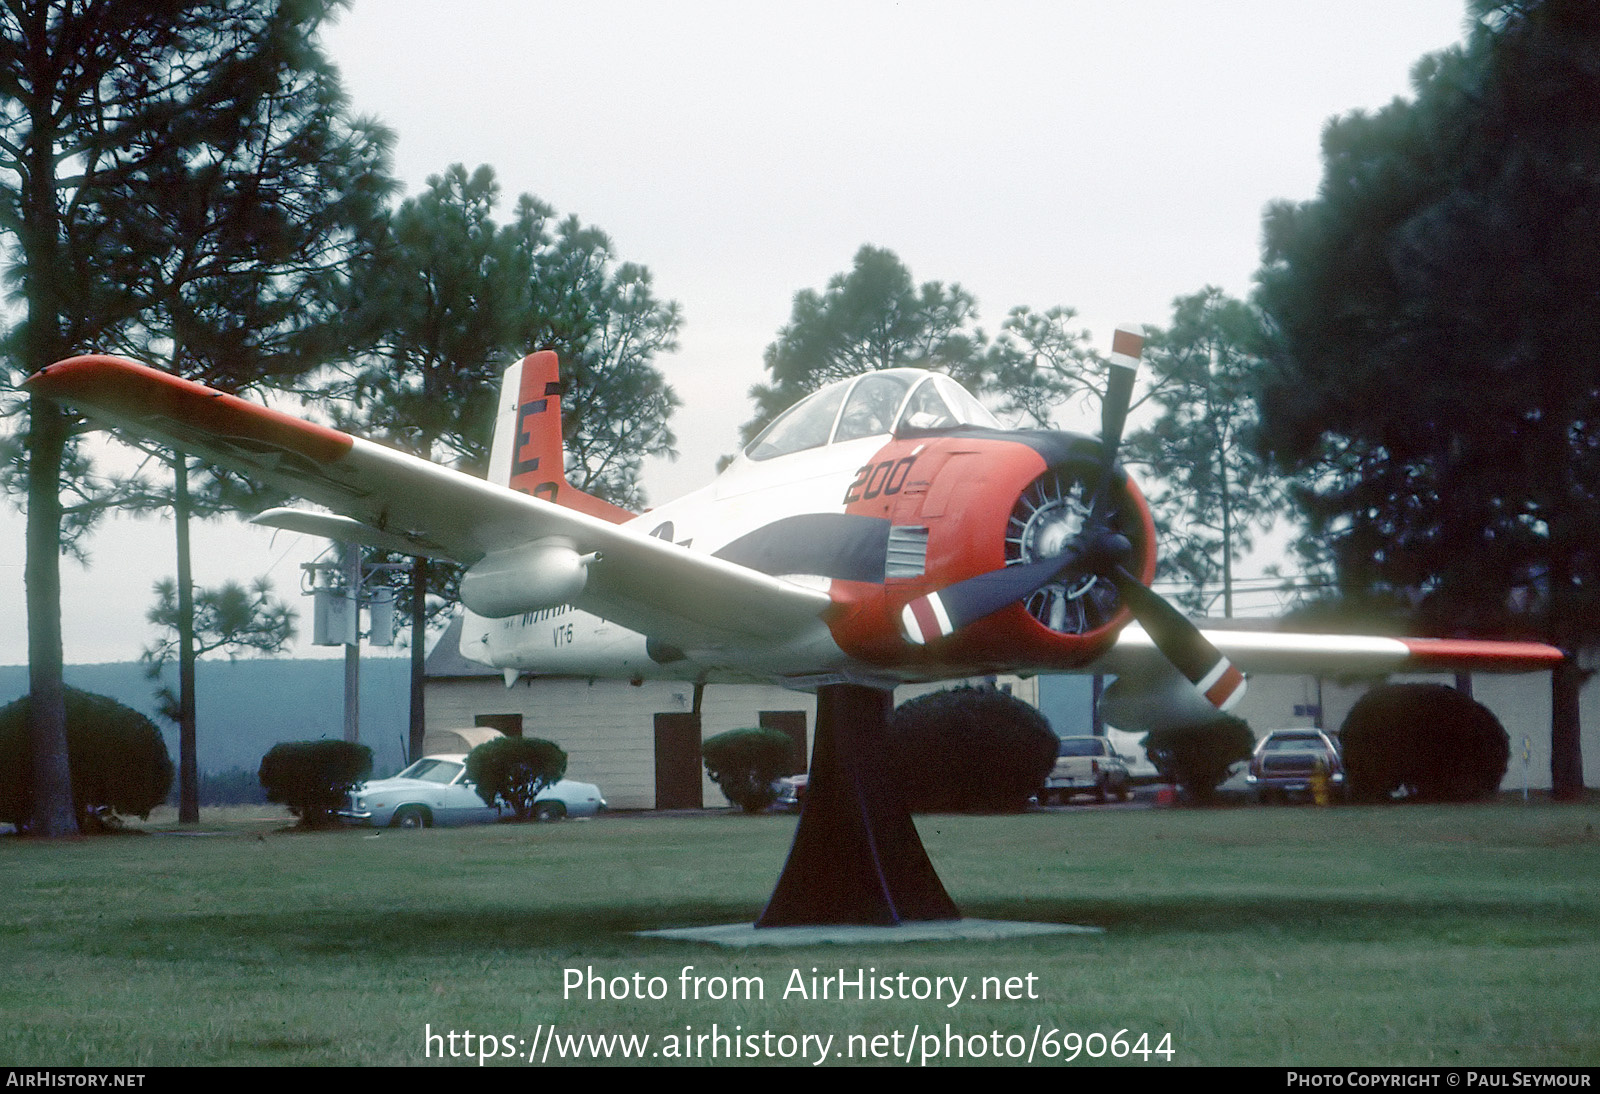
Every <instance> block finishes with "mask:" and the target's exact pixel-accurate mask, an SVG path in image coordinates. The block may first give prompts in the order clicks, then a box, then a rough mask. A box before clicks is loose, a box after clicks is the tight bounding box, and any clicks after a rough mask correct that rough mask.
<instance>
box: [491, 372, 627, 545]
mask: <svg viewBox="0 0 1600 1094" xmlns="http://www.w3.org/2000/svg"><path fill="white" fill-rule="evenodd" d="M489 481H490V482H494V483H498V484H500V485H501V486H508V487H510V488H511V489H512V490H516V491H519V492H520V493H523V494H531V495H533V496H534V497H536V498H543V499H544V500H545V501H551V502H555V503H556V504H557V505H565V506H566V507H567V508H569V509H576V510H578V511H579V512H580V513H587V514H589V515H590V516H593V517H600V518H602V519H604V520H609V521H613V522H615V523H618V524H620V523H622V522H623V521H626V520H631V519H632V518H633V516H634V514H633V513H630V512H628V510H626V509H623V508H621V507H619V506H616V505H612V504H611V503H610V502H608V501H605V500H603V499H601V498H597V497H595V496H594V495H593V494H585V493H584V492H583V491H581V490H577V489H574V488H573V487H572V486H570V485H568V483H567V476H566V469H565V464H564V458H563V451H562V446H561V375H560V367H559V364H558V363H557V360H556V355H555V353H554V352H552V351H550V350H541V351H539V352H538V353H530V354H529V355H528V356H526V357H524V358H523V359H522V360H521V361H519V362H517V363H516V364H514V365H512V366H511V367H510V368H509V369H507V370H506V373H505V378H504V382H503V383H502V385H501V388H500V404H499V410H498V412H497V413H496V415H495V425H494V445H493V447H491V448H490V450H489Z"/></svg>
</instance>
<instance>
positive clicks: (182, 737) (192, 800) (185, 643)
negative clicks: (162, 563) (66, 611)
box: [172, 452, 200, 824]
mask: <svg viewBox="0 0 1600 1094" xmlns="http://www.w3.org/2000/svg"><path fill="white" fill-rule="evenodd" d="M177 457H178V458H177V459H176V460H174V461H173V464H172V470H173V493H172V517H173V523H174V524H176V525H177V532H178V823H179V824H199V823H200V766H199V760H198V756H197V753H196V747H197V744H196V734H195V687H194V675H195V653H194V570H193V566H192V564H191V561H190V553H189V510H190V506H189V457H188V456H186V455H184V454H183V453H182V452H179V453H177Z"/></svg>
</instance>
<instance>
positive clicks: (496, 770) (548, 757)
mask: <svg viewBox="0 0 1600 1094" xmlns="http://www.w3.org/2000/svg"><path fill="white" fill-rule="evenodd" d="M566 773H567V754H566V753H565V752H563V751H562V750H561V746H560V745H558V744H556V743H555V742H554V741H546V740H544V739H542V738H540V737H496V738H495V739H494V740H492V741H485V742H484V743H483V744H481V745H479V746H478V747H477V748H474V749H473V750H472V751H471V752H469V753H467V778H469V779H471V780H472V781H473V783H474V784H476V786H477V788H478V797H480V798H482V799H483V800H484V801H486V802H488V803H489V804H490V805H493V804H495V802H496V801H499V802H501V803H503V804H505V805H506V806H507V807H508V808H510V810H511V811H512V813H514V814H515V815H516V818H517V820H519V821H525V820H527V819H528V818H529V817H531V816H532V815H533V810H534V805H533V803H534V799H535V798H537V797H538V796H539V791H541V790H543V789H544V788H545V787H547V786H551V785H553V784H554V783H556V782H558V781H559V780H560V779H561V777H562V776H563V775H565V774H566Z"/></svg>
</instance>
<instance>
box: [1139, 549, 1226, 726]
mask: <svg viewBox="0 0 1600 1094" xmlns="http://www.w3.org/2000/svg"><path fill="white" fill-rule="evenodd" d="M1108 576H1109V577H1110V578H1111V580H1112V581H1113V582H1115V583H1116V586H1117V592H1118V593H1120V594H1121V596H1122V602H1123V603H1124V604H1126V605H1127V606H1128V610H1129V611H1131V612H1132V613H1133V617H1134V618H1135V619H1137V620H1138V621H1139V625H1140V626H1141V627H1143V628H1144V631H1145V633H1146V634H1148V635H1149V636H1150V640H1151V641H1152V642H1154V643H1155V645H1156V649H1158V650H1160V651H1161V653H1162V655H1163V656H1165V657H1166V659H1167V660H1168V661H1171V662H1172V665H1173V667H1174V668H1176V669H1177V670H1178V671H1179V672H1181V673H1183V675H1184V677H1185V678H1186V679H1187V680H1188V681H1189V682H1190V683H1191V684H1193V685H1194V686H1195V689H1196V690H1197V691H1199V692H1200V694H1202V695H1204V696H1205V697H1206V700H1207V701H1208V702H1210V703H1211V705H1212V706H1214V707H1216V708H1217V709H1218V710H1221V711H1228V710H1232V709H1233V708H1234V706H1236V705H1237V704H1238V702H1239V700H1240V699H1243V698H1244V693H1245V679H1244V674H1243V673H1242V672H1240V671H1239V670H1238V669H1237V668H1235V667H1234V665H1233V662H1232V661H1229V660H1228V659H1227V658H1226V657H1224V656H1223V655H1222V652H1221V651H1220V650H1218V649H1217V647H1215V646H1213V645H1212V644H1211V643H1210V642H1208V641H1207V640H1206V636H1205V635H1203V634H1201V633H1200V630H1199V628H1197V627H1196V626H1195V625H1194V624H1193V623H1191V622H1189V618H1188V617H1187V616H1185V615H1184V614H1183V613H1182V612H1180V611H1178V609H1176V608H1174V607H1173V606H1172V605H1171V604H1169V603H1167V601H1166V598H1165V597H1163V596H1162V595H1161V594H1160V593H1157V592H1155V591H1154V590H1152V589H1151V588H1150V587H1149V586H1147V585H1145V584H1144V583H1143V582H1142V581H1140V580H1139V579H1138V578H1136V577H1134V576H1133V575H1132V574H1130V573H1129V572H1128V571H1127V570H1125V569H1123V568H1122V567H1121V566H1117V567H1115V568H1113V569H1112V570H1111V571H1110V573H1109V574H1108Z"/></svg>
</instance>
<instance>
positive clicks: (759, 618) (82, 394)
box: [27, 356, 831, 644]
mask: <svg viewBox="0 0 1600 1094" xmlns="http://www.w3.org/2000/svg"><path fill="white" fill-rule="evenodd" d="M27 385H28V387H29V389H30V390H33V391H37V392H40V393H42V394H44V395H47V396H49V397H50V398H52V399H56V400H58V401H60V402H64V403H68V404H70V405H72V406H76V407H78V408H79V409H81V410H83V411H84V412H85V413H87V414H89V415H90V416H91V417H93V418H96V419H98V420H100V421H103V422H105V423H106V424H108V425H110V426H112V427H114V428H116V429H119V430H124V431H126V432H128V433H130V434H133V435H135V436H138V437H143V438H147V439H150V440H154V441H157V442H159V443H161V444H165V445H170V446H172V447H174V448H177V449H180V450H182V451H185V452H190V453H193V454H195V455H197V456H201V457H203V458H205V459H207V460H209V461H211V462H214V463H216V464H219V465H220V466H223V467H226V468H228V469H229V470H232V471H235V472H238V473H239V474H241V475H246V476H249V477H251V478H253V479H258V480H261V481H263V482H266V483H267V484H269V485H271V486H274V487H277V488H279V489H281V490H283V491H285V492H287V493H290V494H293V495H295V496H298V497H302V498H305V499H306V500H308V501H311V502H314V503H316V504H318V505H322V506H325V507H327V508H328V509H330V510H332V511H333V512H334V513H338V514H341V515H342V518H343V519H341V517H336V516H330V515H328V514H322V513H313V512H301V511H296V510H275V511H273V512H272V513H269V514H263V518H264V523H268V524H271V525H274V526H277V527H283V528H290V529H292V530H296V531H301V532H310V533H312V534H316V535H324V536H330V537H333V538H339V539H346V540H351V541H355V542H360V543H365V544H368V545H372V546H379V547H385V548H389V549H393V550H400V551H406V552H408V553H413V554H422V555H427V556H429V557H433V558H442V559H448V560H450V561H453V562H458V563H461V564H463V565H469V566H470V565H471V564H473V563H475V562H477V561H479V560H480V559H482V558H484V557H485V556H486V555H490V554H493V553H495V552H498V551H504V550H510V549H513V548H516V547H521V546H524V545H526V544H529V543H531V542H533V541H535V540H539V539H547V538H556V539H559V540H561V541H564V542H565V543H566V544H567V545H569V546H571V547H572V548H573V549H574V550H576V551H577V552H579V553H580V554H588V553H590V552H598V553H599V555H600V558H599V560H597V561H596V562H595V563H593V564H592V565H591V566H590V567H589V580H588V584H587V586H586V588H585V590H584V592H583V594H582V595H581V596H580V597H579V598H578V602H577V606H578V607H580V608H583V609H585V610H588V611H593V612H594V613H595V614H598V615H602V616H604V617H605V618H608V619H612V620H614V621H615V622H617V623H620V624H621V625H623V626H625V627H627V628H629V629H630V630H636V631H639V632H640V633H643V634H655V635H660V636H662V637H664V638H666V639H667V640H669V641H682V642H684V643H685V644H689V643H693V642H696V641H700V640H707V639H710V640H718V639H720V640H726V639H728V638H729V637H730V636H745V637H748V638H750V639H755V640H758V641H760V640H765V641H782V640H786V639H790V638H794V637H796V636H797V635H801V634H803V633H805V632H806V631H807V630H809V629H810V628H813V627H821V626H823V624H822V622H821V615H822V613H823V612H824V611H825V610H826V609H827V608H828V607H829V606H830V603H831V602H830V600H829V598H828V596H827V594H826V593H823V592H820V591H816V590H811V589H804V588H801V587H799V586H797V585H794V584H791V583H789V582H785V581H781V580H779V579H777V578H774V577H769V576H767V575H766V574H763V573H760V572H758V571H756V570H752V569H750V568H748V567H745V566H739V565H737V564H734V563H731V562H725V561H723V560H721V559H717V558H712V557H711V556H709V555H705V554H698V553H695V552H692V551H689V550H688V549H687V548H683V547H679V546H677V545H676V544H673V543H670V542H668V541H666V540H663V539H656V538H653V537H651V536H647V535H644V534H642V533H639V532H636V531H632V530H630V529H628V528H625V527H622V526H619V525H616V524H612V523H610V522H609V521H605V520H601V519H599V518H596V517H591V516H588V515H586V514H584V513H580V512H577V511H575V510H572V509H568V508H566V507H564V506H560V505H556V504H554V503H552V502H548V501H545V500H544V499H542V498H535V497H532V496H529V495H527V494H521V493H518V492H516V491H513V490H508V489H505V488H503V487H499V486H495V485H493V484H491V483H489V482H486V481H484V480H483V479H480V478H477V477H476V476H473V475H468V474H464V473H462V472H459V471H453V470H451V469H449V468H445V467H440V466H439V465H437V464H434V463H430V462H428V461H427V460H422V459H418V458H417V457H415V456H410V455H407V454H406V453H403V452H399V451H396V450H394V449H391V448H386V447H384V446H383V445H379V444H374V443H372V442H370V441H364V440H361V439H360V438H357V437H352V436H350V435H348V434H346V433H341V432H340V431H338V430H336V429H331V428H329V427H327V426H322V425H317V424H316V423H314V422H308V421H304V420H302V419H299V418H295V417H293V416H291V415H288V414H283V413H281V412H279V411H275V410H272V409H269V408H267V407H263V406H260V405H257V404H255V403H251V402H248V401H246V400H244V399H240V398H238V397H236V396H233V395H227V394H224V393H222V392H219V391H214V390H212V389H211V388H208V387H205V386H203V385H201V384H197V383H194V382H193V381H189V380H184V379H181V378H179V377H176V376H172V375H169V374H167V373H164V372H160V371H158V370H156V369H152V368H148V367H146V366H144V365H140V364H137V363H135V362H133V361H128V360H124V359H122V358H117V357H106V356H89V357H76V358H72V359H71V360H68V361H62V362H60V363H58V364H54V365H51V366H49V367H48V368H46V369H43V370H42V371H40V372H39V373H38V374H36V375H35V376H33V377H31V378H30V379H29V380H28V381H27Z"/></svg>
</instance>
